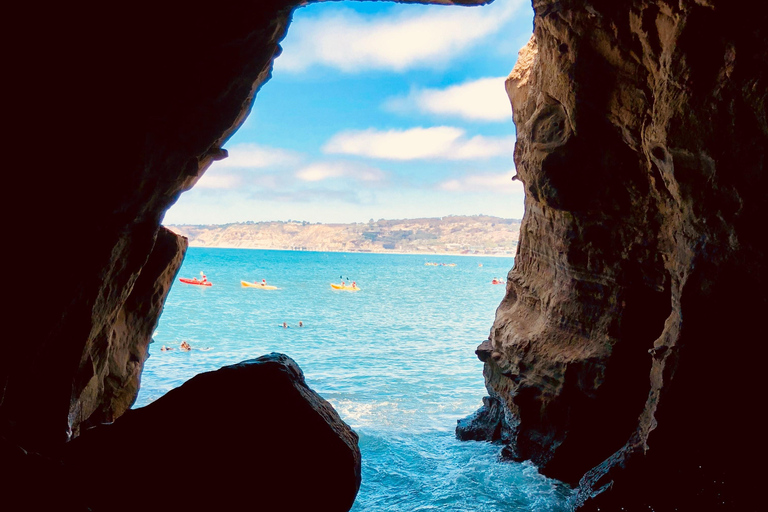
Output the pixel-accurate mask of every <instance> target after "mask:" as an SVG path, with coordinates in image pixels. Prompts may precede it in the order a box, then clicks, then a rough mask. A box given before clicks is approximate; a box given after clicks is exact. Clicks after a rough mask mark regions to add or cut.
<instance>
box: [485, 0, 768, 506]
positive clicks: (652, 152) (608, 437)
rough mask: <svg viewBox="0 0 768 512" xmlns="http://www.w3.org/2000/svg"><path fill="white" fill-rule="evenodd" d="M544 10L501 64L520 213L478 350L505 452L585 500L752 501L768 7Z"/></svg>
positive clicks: (706, 4)
mask: <svg viewBox="0 0 768 512" xmlns="http://www.w3.org/2000/svg"><path fill="white" fill-rule="evenodd" d="M534 9H535V13H536V16H535V30H534V36H533V38H532V39H531V41H530V42H529V44H528V45H527V46H526V47H525V48H524V49H523V50H521V52H520V58H519V61H518V64H517V65H516V67H515V69H514V70H513V72H512V74H511V75H510V77H509V79H508V80H507V91H508V93H509V96H510V99H511V101H512V105H513V111H514V120H515V124H516V126H517V130H518V140H517V146H516V150H515V163H516V165H517V171H518V177H519V179H520V180H521V181H522V182H523V183H524V185H525V189H526V212H525V217H524V219H523V223H522V227H521V236H520V245H519V247H518V253H517V257H516V259H515V266H514V268H513V269H512V270H511V271H510V273H509V276H508V282H507V292H506V296H505V298H504V300H503V301H502V303H501V304H500V306H499V308H498V310H497V312H496V319H495V322H494V325H493V328H492V330H491V333H490V340H489V342H487V343H486V344H484V346H483V345H481V347H479V351H478V355H479V356H481V359H484V360H485V366H484V375H485V380H486V386H487V388H488V391H489V393H490V395H491V397H492V399H493V400H498V401H500V403H502V404H503V406H504V408H505V412H506V414H507V415H508V416H509V417H510V420H509V421H508V427H509V428H510V429H511V431H512V432H511V434H510V441H509V442H508V443H507V448H506V453H507V454H508V455H509V456H511V457H513V458H515V459H518V460H524V459H530V460H532V461H533V462H535V463H536V464H537V465H538V466H539V467H540V468H541V471H542V472H543V473H545V474H547V475H549V476H552V477H556V478H559V479H561V480H564V481H567V482H570V483H572V484H574V485H576V486H577V493H576V495H575V496H574V503H573V505H574V507H577V508H578V507H582V506H584V507H586V508H587V509H594V510H755V508H754V506H755V502H754V501H753V500H754V499H756V491H755V488H754V487H750V486H751V485H752V484H754V483H755V481H756V478H757V476H756V474H755V473H754V472H753V470H752V468H751V464H750V461H751V459H752V458H753V457H755V456H757V455H756V454H754V453H752V450H753V448H754V446H755V445H754V443H755V441H757V440H756V439H755V437H753V435H751V434H749V432H755V430H754V429H755V428H756V425H759V424H760V421H759V417H760V415H761V412H760V411H759V407H758V406H756V405H757V403H758V402H759V401H760V398H759V390H760V389H762V388H763V387H764V386H763V385H762V384H761V383H762V377H760V375H761V367H762V365H763V361H764V359H765V355H766V350H765V347H764V343H763V342H762V341H758V340H759V338H758V337H756V336H758V333H761V332H762V331H763V328H762V325H761V324H762V322H761V312H763V311H765V308H766V305H767V304H766V296H767V294H766V291H765V289H766V288H765V286H766V272H765V270H766V259H765V256H766V255H765V247H766V243H765V235H766V229H765V215H766V207H768V201H767V200H766V199H767V196H766V183H765V165H766V148H768V114H767V112H766V108H767V107H768V52H767V51H766V48H768V30H767V29H766V26H768V25H766V21H767V20H766V10H765V9H760V10H749V9H748V8H747V3H736V2H725V1H717V0H711V1H708V0H697V1H693V0H690V1H686V0H681V1H679V2H677V1H676V2H667V1H664V0H636V1H627V2H609V1H597V0H593V1H585V0H572V1H567V0H563V1H545V0H535V1H534ZM485 428H486V430H488V429H489V428H490V427H489V426H487V425H486V427H485ZM491 430H492V429H491ZM757 442H758V444H759V445H762V441H757ZM759 451H760V452H762V453H763V454H764V450H762V449H760V450H759ZM758 457H759V456H758Z"/></svg>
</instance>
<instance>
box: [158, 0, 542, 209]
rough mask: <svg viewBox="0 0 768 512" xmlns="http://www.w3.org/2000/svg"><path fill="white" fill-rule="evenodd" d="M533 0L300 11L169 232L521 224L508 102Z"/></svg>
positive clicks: (342, 5)
mask: <svg viewBox="0 0 768 512" xmlns="http://www.w3.org/2000/svg"><path fill="white" fill-rule="evenodd" d="M532 19H533V13H532V11H531V6H530V2H529V1H528V0H496V1H495V2H494V3H492V4H490V5H487V6H482V7H459V6H440V5H431V6H424V5H402V4H392V3H388V2H323V3H319V4H311V5H309V6H307V7H302V8H300V9H297V10H296V12H295V14H294V18H293V22H292V24H291V26H290V28H289V29H288V35H287V36H286V38H285V39H284V40H283V42H282V44H281V46H282V47H283V53H282V55H281V56H280V57H278V59H277V60H276V61H275V64H274V69H273V73H272V78H271V80H269V81H268V82H267V83H266V84H264V86H263V87H262V88H261V90H260V91H259V93H258V95H257V97H256V101H255V103H254V106H253V110H252V112H251V115H250V116H249V117H248V119H247V120H246V121H245V123H244V124H243V126H242V127H241V128H240V129H239V130H238V131H237V132H236V133H235V134H234V135H233V136H232V137H231V138H230V140H229V141H228V142H227V143H226V144H225V146H224V147H225V148H226V149H227V150H228V151H229V155H230V156H229V158H227V159H225V160H222V161H219V162H215V163H214V164H213V165H212V166H211V167H210V168H209V169H208V170H207V171H206V173H205V174H204V175H203V177H202V178H201V179H200V180H199V181H198V183H197V184H196V185H195V187H194V188H193V189H192V190H190V191H188V192H185V193H184V194H182V197H181V198H180V199H179V200H178V202H177V203H176V204H175V205H174V206H173V207H172V208H171V209H170V210H169V211H168V212H167V213H166V215H165V219H164V223H165V224H223V223H229V222H245V221H270V220H289V219H292V220H305V221H309V222H323V223H328V222H345V223H346V222H367V221H368V219H371V218H373V219H380V218H385V219H403V218H414V217H440V216H446V215H475V214H485V215H496V216H500V217H513V218H521V217H522V215H523V191H522V186H521V185H520V182H518V181H514V182H513V181H511V177H512V176H513V175H514V174H515V172H514V162H513V160H512V151H513V149H514V134H515V128H514V124H513V123H512V110H511V107H510V106H509V100H508V99H507V98H506V94H505V92H504V78H505V77H506V76H507V75H508V74H509V72H510V71H511V70H512V67H513V66H514V64H515V61H516V59H517V52H518V50H519V49H520V48H521V47H522V46H523V45H524V44H525V43H526V42H527V41H528V39H529V37H530V34H531V31H532Z"/></svg>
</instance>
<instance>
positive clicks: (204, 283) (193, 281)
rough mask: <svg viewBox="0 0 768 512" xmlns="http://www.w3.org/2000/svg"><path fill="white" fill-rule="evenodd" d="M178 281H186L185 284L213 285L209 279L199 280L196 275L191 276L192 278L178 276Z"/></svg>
mask: <svg viewBox="0 0 768 512" xmlns="http://www.w3.org/2000/svg"><path fill="white" fill-rule="evenodd" d="M179 281H181V282H182V283H187V284H196V285H198V286H213V283H212V282H210V281H200V280H199V279H198V278H196V277H193V278H192V279H189V278H187V277H180V278H179Z"/></svg>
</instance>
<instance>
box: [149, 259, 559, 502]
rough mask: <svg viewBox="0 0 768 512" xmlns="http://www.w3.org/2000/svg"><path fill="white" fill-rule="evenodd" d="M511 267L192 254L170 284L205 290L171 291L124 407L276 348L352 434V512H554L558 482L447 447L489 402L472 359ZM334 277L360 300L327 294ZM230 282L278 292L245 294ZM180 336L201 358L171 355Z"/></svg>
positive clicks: (464, 445) (476, 448)
mask: <svg viewBox="0 0 768 512" xmlns="http://www.w3.org/2000/svg"><path fill="white" fill-rule="evenodd" d="M427 261H429V262H437V263H455V264H456V265H455V266H442V265H440V266H428V265H425V262H427ZM512 263H513V260H512V258H491V257H487V258H484V257H471V256H429V257H426V258H425V256H424V255H391V254H354V253H322V252H292V251H260V250H248V249H201V248H190V249H189V251H188V252H187V256H186V258H185V260H184V264H183V266H182V268H181V271H180V272H179V277H194V276H198V275H199V273H200V271H201V270H202V271H204V272H205V273H206V275H207V276H208V279H209V280H210V281H211V282H213V284H214V285H213V286H212V287H210V288H204V287H200V286H191V285H185V284H182V283H180V282H178V281H177V282H176V283H174V285H173V287H172V289H171V292H170V294H169V296H168V300H167V302H166V305H165V310H164V311H163V315H162V317H161V319H160V323H159V325H158V328H157V331H156V332H155V335H154V340H155V342H154V343H153V344H152V345H150V357H149V359H148V360H147V363H146V365H145V368H144V373H143V376H142V381H141V392H140V393H139V397H138V399H137V402H136V404H135V407H140V406H143V405H146V404H148V403H150V402H152V401H153V400H155V399H157V398H159V397H160V396H162V395H163V394H165V393H166V392H167V391H169V390H170V389H172V388H175V387H177V386H179V385H181V384H182V383H183V382H184V381H186V380H187V379H189V378H191V377H193V376H194V375H196V374H198V373H200V372H204V371H209V370H215V369H217V368H219V367H221V366H223V365H228V364H233V363H236V362H239V361H242V360H244V359H249V358H253V357H258V356H260V355H263V354H266V353H269V352H282V353H285V354H287V355H289V356H291V357H292V358H293V359H294V360H295V361H296V362H297V363H298V364H299V366H301V368H302V370H303V371H304V374H305V377H306V379H307V383H308V384H309V385H310V386H311V387H312V388H313V389H314V390H315V391H317V392H318V393H320V395H322V396H323V397H324V398H325V399H326V400H328V401H329V402H331V404H333V406H334V407H335V408H336V410H337V411H338V412H339V414H340V415H341V417H342V418H343V419H344V421H346V422H347V423H348V424H349V425H351V426H352V428H353V429H354V430H355V431H356V432H357V433H358V434H359V436H360V450H361V451H362V456H363V468H362V472H363V481H362V486H361V488H360V492H359V494H358V497H357V501H356V502H355V506H354V508H353V510H354V511H360V512H362V511H366V512H374V511H403V512H406V511H407V512H413V511H424V510H440V511H457V512H458V511H484V512H486V511H488V512H489V511H505V512H510V511H536V512H542V511H565V510H567V507H566V506H565V501H566V498H567V495H568V493H569V490H568V488H567V487H566V486H564V485H563V484H560V483H559V482H557V481H554V480H549V479H546V478H544V477H543V476H541V475H539V474H538V473H537V471H536V469H535V468H534V467H532V466H530V465H528V464H517V463H509V462H500V461H499V460H498V452H499V447H498V446H494V445H491V444H489V443H483V442H459V441H457V440H456V439H455V437H454V429H455V427H456V420H457V419H459V418H463V417H465V416H467V415H468V414H470V413H472V412H473V411H475V410H476V409H477V408H478V407H480V405H481V398H482V397H483V396H484V395H485V394H486V393H485V388H484V385H483V375H482V363H481V362H480V361H478V359H477V357H476V356H475V353H474V350H475V348H476V347H477V345H478V344H479V343H480V342H481V341H483V340H484V339H485V338H487V335H488V333H489V330H490V328H491V325H492V323H493V317H494V312H495V310H496V307H497V306H498V304H499V302H500V301H501V299H502V297H503V295H504V286H503V285H492V284H491V280H492V279H493V278H494V277H501V278H504V277H505V276H506V274H507V272H508V271H509V269H510V268H511V267H512ZM340 277H344V278H349V279H352V280H355V281H357V284H358V286H359V287H360V288H361V290H360V291H359V292H354V293H350V292H344V291H335V290H332V289H331V287H330V283H331V282H334V283H337V282H339V280H340V279H339V278H340ZM241 279H243V280H247V281H254V280H259V281H260V280H261V279H266V280H267V282H268V283H269V284H272V285H275V286H278V287H279V289H278V290H258V289H249V288H243V287H241V286H240V280H241ZM299 321H301V322H303V323H304V327H302V328H299V327H298V323H299ZM283 322H286V323H287V324H288V325H289V326H290V327H289V328H283V327H282V324H283ZM181 340H187V341H188V342H189V343H190V344H191V345H192V347H193V348H201V349H209V350H192V351H190V352H182V351H179V350H178V346H179V343H180V342H181ZM162 345H168V346H173V347H176V350H174V351H171V352H163V351H161V350H160V348H161V346H162Z"/></svg>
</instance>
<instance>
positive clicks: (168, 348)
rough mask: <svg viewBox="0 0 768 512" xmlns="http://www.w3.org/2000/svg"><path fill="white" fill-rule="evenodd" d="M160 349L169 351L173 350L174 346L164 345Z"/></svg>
mask: <svg viewBox="0 0 768 512" xmlns="http://www.w3.org/2000/svg"><path fill="white" fill-rule="evenodd" d="M160 350H161V351H162V352H168V351H169V350H173V347H166V346H165V345H163V346H162V347H161V348H160Z"/></svg>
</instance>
